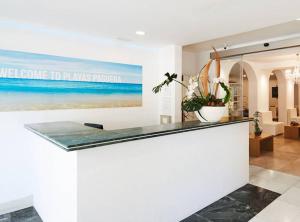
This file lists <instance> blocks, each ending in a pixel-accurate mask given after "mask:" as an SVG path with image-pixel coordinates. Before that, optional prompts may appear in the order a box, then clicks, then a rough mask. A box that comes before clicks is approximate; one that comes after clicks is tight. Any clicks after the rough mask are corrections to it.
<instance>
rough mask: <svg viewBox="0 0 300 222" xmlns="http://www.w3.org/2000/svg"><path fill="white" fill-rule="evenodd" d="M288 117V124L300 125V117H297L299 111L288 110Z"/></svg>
mask: <svg viewBox="0 0 300 222" xmlns="http://www.w3.org/2000/svg"><path fill="white" fill-rule="evenodd" d="M287 115H288V116H287V117H288V124H290V123H291V122H292V121H294V122H297V123H300V116H298V115H297V109H296V108H293V109H288V110H287Z"/></svg>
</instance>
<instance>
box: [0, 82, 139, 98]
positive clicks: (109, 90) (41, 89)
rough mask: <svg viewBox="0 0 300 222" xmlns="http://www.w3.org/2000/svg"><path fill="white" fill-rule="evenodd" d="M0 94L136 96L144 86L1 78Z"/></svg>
mask: <svg viewBox="0 0 300 222" xmlns="http://www.w3.org/2000/svg"><path fill="white" fill-rule="evenodd" d="M0 92H2V93H3V92H6V93H14V92H16V93H20V92H22V93H37V94H99V95H107V94H121V95H122V94H126V95H130V94H133V95H134V94H141V93H142V84H130V83H105V82H79V81H62V80H39V79H13V78H0Z"/></svg>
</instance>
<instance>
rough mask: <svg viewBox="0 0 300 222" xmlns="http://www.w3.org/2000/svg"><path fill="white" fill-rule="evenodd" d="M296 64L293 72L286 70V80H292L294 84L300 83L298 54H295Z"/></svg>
mask: <svg viewBox="0 0 300 222" xmlns="http://www.w3.org/2000/svg"><path fill="white" fill-rule="evenodd" d="M296 56H297V62H296V65H295V67H294V69H293V70H289V72H287V70H286V76H287V78H288V79H290V80H293V81H294V82H295V83H300V60H299V53H297V54H296Z"/></svg>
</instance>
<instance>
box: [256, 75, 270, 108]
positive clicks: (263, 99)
mask: <svg viewBox="0 0 300 222" xmlns="http://www.w3.org/2000/svg"><path fill="white" fill-rule="evenodd" d="M270 73H271V71H269V70H256V74H257V80H258V82H257V87H258V97H257V110H258V111H260V112H265V111H269V109H270V108H269V84H270V81H269V80H270Z"/></svg>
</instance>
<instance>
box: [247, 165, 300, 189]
mask: <svg viewBox="0 0 300 222" xmlns="http://www.w3.org/2000/svg"><path fill="white" fill-rule="evenodd" d="M298 182H300V177H297V176H293V175H289V174H285V173H282V172H278V171H273V170H262V171H260V172H258V173H257V174H256V175H255V176H253V177H251V178H250V184H253V185H256V186H258V187H262V188H265V189H268V190H271V191H274V192H277V193H280V194H282V193H284V192H286V191H287V190H288V189H290V188H291V187H292V186H294V185H295V184H297V183H298Z"/></svg>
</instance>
